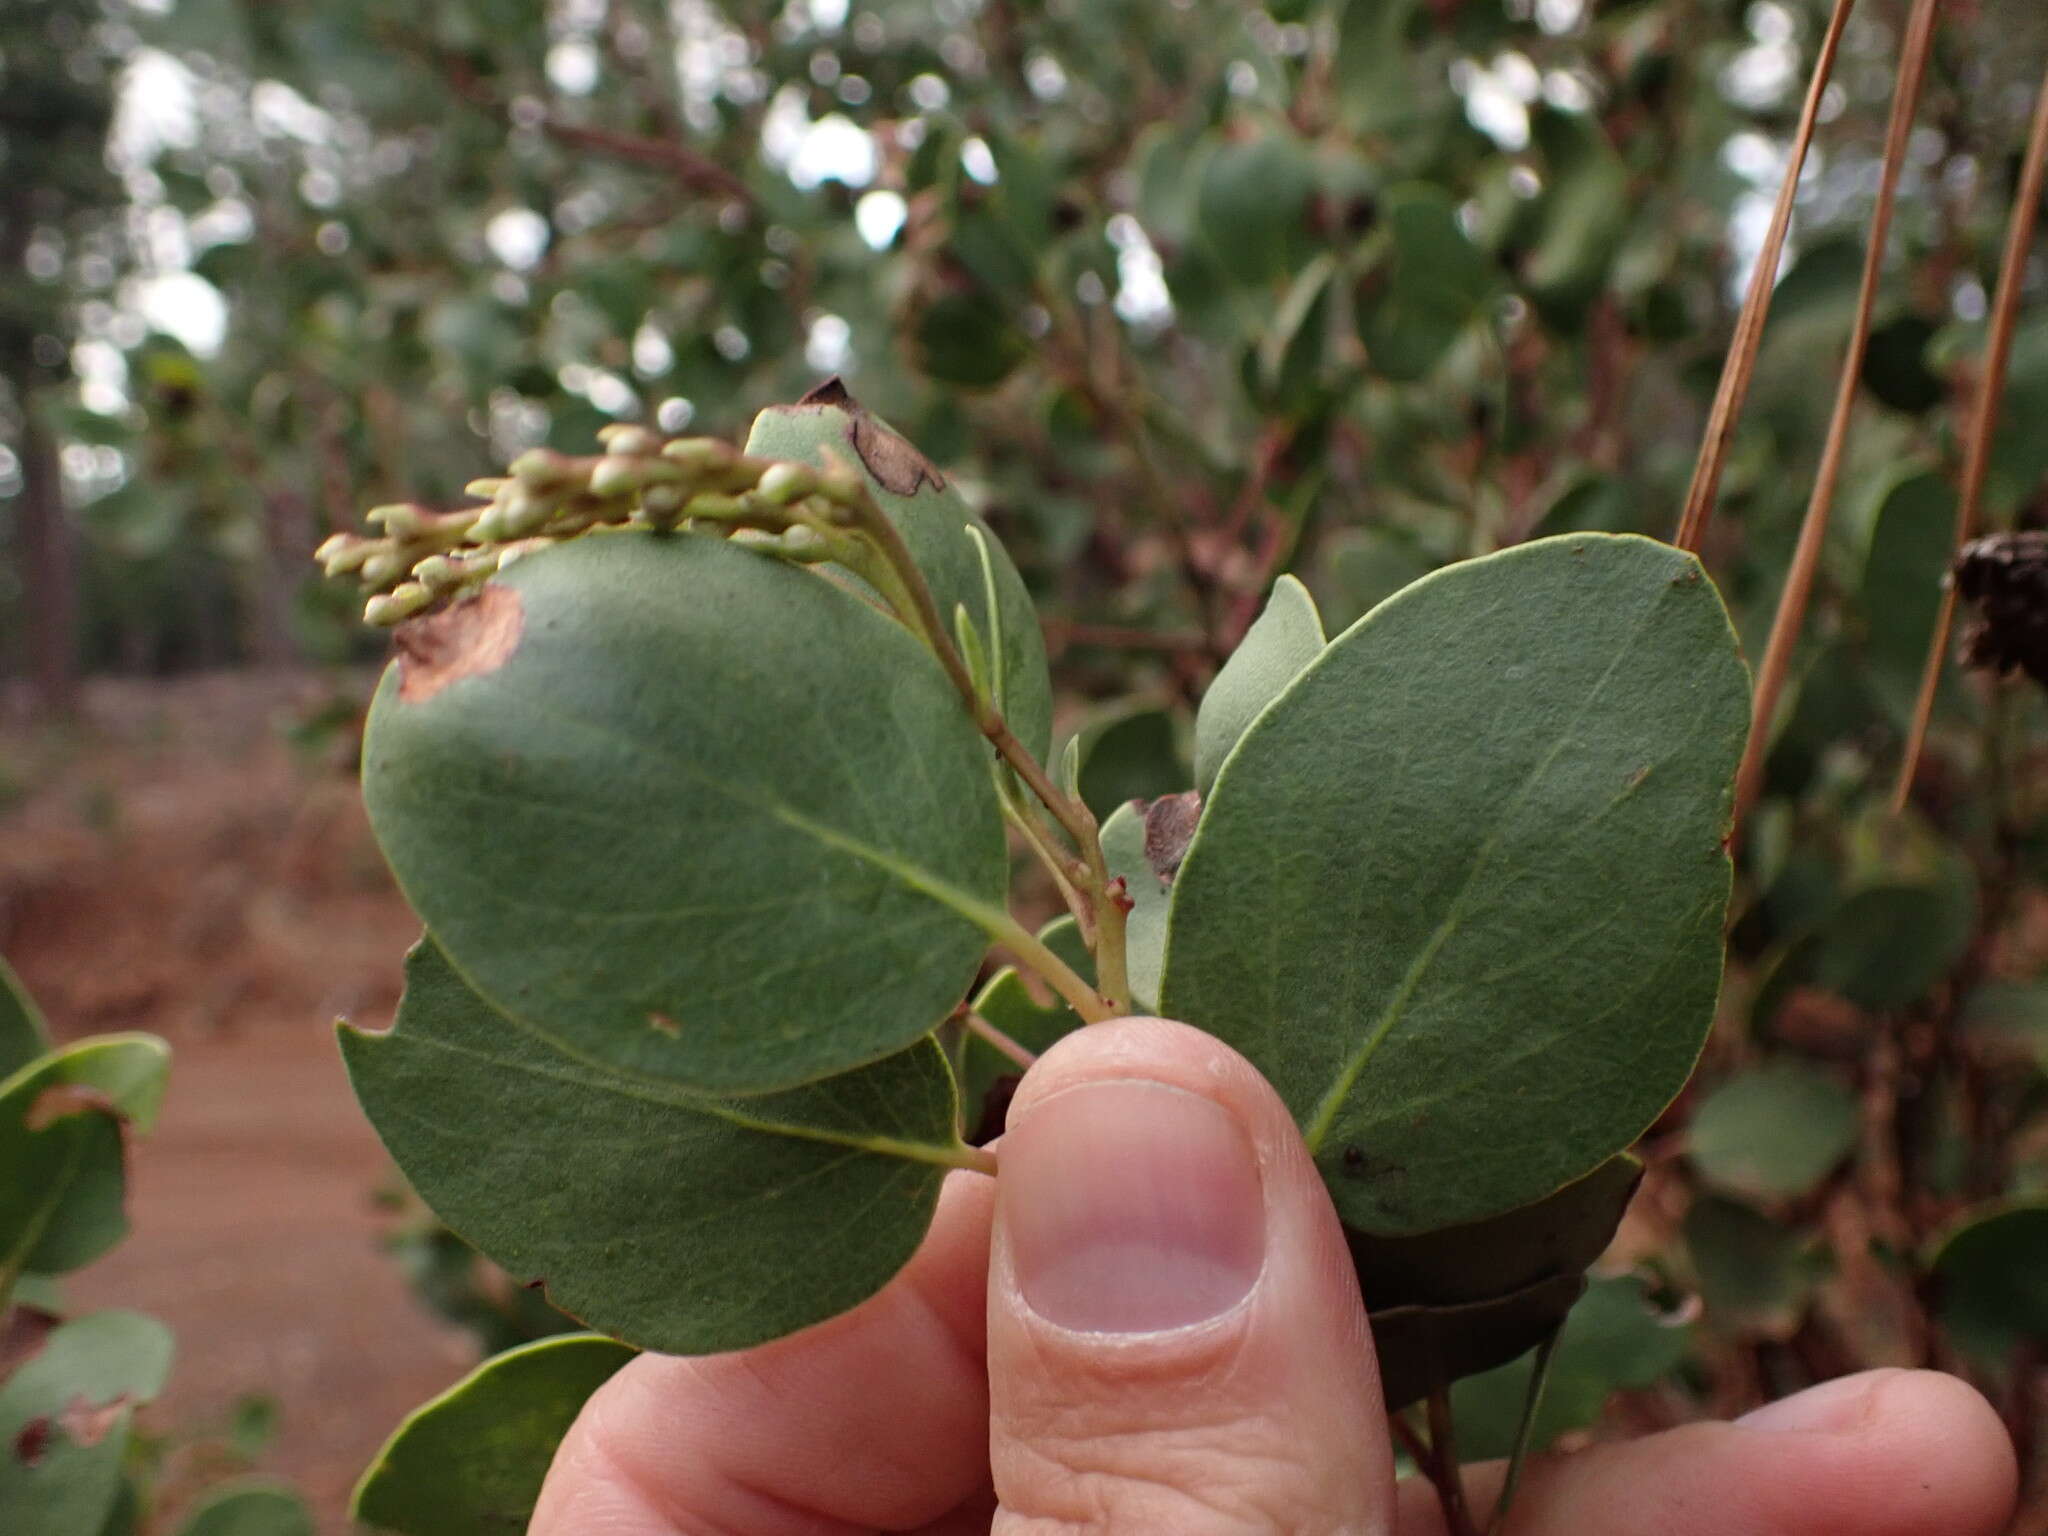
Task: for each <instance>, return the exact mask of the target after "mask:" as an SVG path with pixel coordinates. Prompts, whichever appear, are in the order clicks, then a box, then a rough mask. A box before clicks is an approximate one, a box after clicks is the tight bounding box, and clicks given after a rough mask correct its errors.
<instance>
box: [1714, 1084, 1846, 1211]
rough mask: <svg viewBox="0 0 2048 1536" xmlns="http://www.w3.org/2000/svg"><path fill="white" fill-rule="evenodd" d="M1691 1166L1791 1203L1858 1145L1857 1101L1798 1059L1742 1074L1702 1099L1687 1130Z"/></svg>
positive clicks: (1734, 1186)
mask: <svg viewBox="0 0 2048 1536" xmlns="http://www.w3.org/2000/svg"><path fill="white" fill-rule="evenodd" d="M1686 1142H1687V1146H1688V1149H1689V1150H1690V1151H1691V1153H1692V1160H1693V1163H1694V1164H1695V1165H1696V1166H1697V1167H1698V1168H1699V1170H1700V1172H1701V1173H1702V1174H1703V1175H1704V1176H1705V1177H1706V1178H1707V1179H1709V1180H1710V1181H1711V1182H1713V1183H1715V1184H1717V1185H1719V1186H1720V1187H1721V1188H1723V1189H1727V1190H1732V1191H1733V1192H1734V1193H1736V1194H1739V1195H1752V1196H1755V1197H1756V1198H1758V1199H1763V1200H1773V1199H1780V1200H1782V1199H1789V1198H1791V1197H1793V1196H1796V1195H1803V1194H1805V1193H1807V1191H1809V1190H1811V1189H1812V1188H1813V1187H1814V1186H1815V1185H1817V1184H1818V1183H1820V1181H1821V1180H1822V1179H1824V1178H1826V1177H1827V1176H1828V1174H1829V1173H1831V1172H1832V1171H1833V1170H1834V1167H1835V1165H1836V1164H1837V1163H1839V1162H1840V1161H1841V1160H1842V1159H1843V1158H1844V1157H1847V1156H1848V1155H1849V1149H1850V1148H1851V1147H1853V1146H1855V1145H1856V1096H1855V1095H1854V1094H1853V1093H1851V1092H1850V1090H1849V1089H1848V1087H1847V1086H1846V1085H1845V1084H1843V1083H1841V1082H1839V1081H1838V1080H1837V1079H1835V1078H1833V1077H1830V1076H1829V1075H1828V1074H1827V1073H1825V1072H1820V1071H1816V1070H1815V1069H1814V1068H1812V1067H1808V1066H1804V1065H1802V1064H1800V1063H1799V1062H1796V1061H1781V1062H1774V1063H1771V1064H1769V1065H1766V1066H1761V1067H1753V1068H1751V1069H1750V1070H1748V1071H1746V1072H1738V1073H1736V1074H1735V1076H1733V1077H1731V1078H1729V1079H1728V1080H1727V1081H1726V1082H1724V1083H1721V1084H1720V1085H1719V1086H1717V1087H1716V1088H1715V1089H1714V1091H1713V1092H1712V1093H1710V1094H1708V1095H1707V1096H1706V1097H1705V1098H1704V1099H1702V1100H1700V1103H1699V1107H1698V1108H1697V1109H1696V1110H1694V1111H1693V1117H1692V1125H1691V1127H1690V1128H1689V1129H1688V1131H1687V1133H1686Z"/></svg>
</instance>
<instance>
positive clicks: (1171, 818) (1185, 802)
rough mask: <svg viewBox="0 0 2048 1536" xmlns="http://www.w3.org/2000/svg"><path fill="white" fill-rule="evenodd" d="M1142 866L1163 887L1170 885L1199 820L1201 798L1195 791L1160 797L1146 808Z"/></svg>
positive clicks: (1185, 855) (1192, 839) (1144, 813)
mask: <svg viewBox="0 0 2048 1536" xmlns="http://www.w3.org/2000/svg"><path fill="white" fill-rule="evenodd" d="M1143 815H1144V818H1145V862H1146V863H1147V864H1149V865H1151V866H1152V873H1153V874H1155V875H1157V876H1158V877H1159V878H1160V881H1161V882H1162V883H1164V884H1167V885H1171V884H1172V883H1173V877H1174V876H1175V875H1177V874H1179V873H1180V864H1181V860H1182V859H1184V858H1186V857H1187V852H1188V844H1189V843H1191V842H1193V841H1194V837H1195V826H1196V824H1197V823H1198V822H1200V821H1201V819H1202V796H1201V794H1200V793H1199V792H1198V791H1196V790H1192V789H1190V790H1184V791H1182V792H1181V793H1180V794H1177V795H1161V796H1160V797H1159V798H1158V799H1157V800H1154V801H1152V802H1151V803H1150V804H1148V805H1146V806H1145V807H1144V810H1143Z"/></svg>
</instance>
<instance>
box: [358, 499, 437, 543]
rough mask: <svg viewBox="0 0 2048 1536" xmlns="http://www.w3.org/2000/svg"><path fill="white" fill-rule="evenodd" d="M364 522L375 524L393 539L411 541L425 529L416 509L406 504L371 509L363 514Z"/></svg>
mask: <svg viewBox="0 0 2048 1536" xmlns="http://www.w3.org/2000/svg"><path fill="white" fill-rule="evenodd" d="M363 517H364V520H365V521H367V522H372V523H376V524H377V525H379V526H380V527H381V528H383V530H384V531H385V532H386V533H388V534H390V535H391V537H393V538H394V539H411V538H417V537H418V536H419V533H420V530H421V529H423V528H424V527H426V520H425V518H424V517H423V516H422V515H421V511H420V509H419V508H418V507H415V506H413V505H411V504H410V503H407V502H403V501H400V502H393V503H392V504H390V505H389V506H383V507H372V508H370V510H369V511H367V512H365V513H364V514H363Z"/></svg>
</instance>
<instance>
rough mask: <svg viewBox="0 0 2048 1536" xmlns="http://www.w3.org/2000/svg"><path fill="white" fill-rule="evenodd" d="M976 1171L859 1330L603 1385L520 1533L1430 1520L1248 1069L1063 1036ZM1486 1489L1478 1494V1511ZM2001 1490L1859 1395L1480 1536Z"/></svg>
mask: <svg viewBox="0 0 2048 1536" xmlns="http://www.w3.org/2000/svg"><path fill="white" fill-rule="evenodd" d="M998 1162H999V1172H998V1173H997V1175H996V1177H995V1178H993V1179H989V1178H984V1177H982V1176H980V1175H975V1174H965V1173H962V1174H955V1175H952V1176H951V1177H950V1178H949V1179H948V1180H947V1183H946V1187H945V1190H944V1192H943V1194H942V1196H941V1199H940V1203H939V1211H938V1215H937V1218H936V1220H935V1221H934V1223H933V1226H932V1229H931V1232H930V1234H929V1235H928V1236H927V1238H926V1240H925V1242H924V1244H923V1246H922V1247H921V1248H920V1249H919V1250H918V1253H917V1255H916V1256H915V1257H914V1258H913V1259H912V1260H911V1262H910V1264H909V1265H908V1266H907V1267H906V1268H905V1269H904V1270H903V1272H902V1273H901V1274H900V1275H898V1276H897V1278H896V1279H895V1280H894V1281H892V1282H891V1283H890V1285H889V1286H888V1287H887V1288H886V1289H885V1290H883V1291H882V1292H881V1293H880V1294H879V1295H877V1296H875V1297H873V1298H871V1299H870V1300H869V1301H868V1302H866V1303H865V1304H864V1305H862V1306H861V1307H859V1308H857V1309H856V1310H854V1311H853V1312H850V1313H847V1314H846V1315H845V1316H842V1317H839V1318H835V1319H833V1320H832V1321H830V1322H826V1323H821V1324H819V1325H818V1326H817V1327H815V1328H810V1329H807V1330H805V1331H804V1332H802V1333H800V1334H796V1335H793V1336H792V1337H790V1338H786V1339H781V1340H778V1341H776V1342H774V1343H772V1344H767V1345H764V1346H762V1347H760V1348H758V1349H752V1350H747V1351H744V1352H742V1353H738V1354H728V1355H713V1356H707V1357H704V1358H699V1359H676V1358H672V1357H667V1356H659V1355H643V1356H641V1357H640V1358H638V1359H636V1360H634V1361H633V1362H632V1363H630V1364H629V1365H627V1366H626V1367H625V1368H624V1369H623V1370H621V1371H620V1372H619V1373H618V1374H617V1375H616V1376H614V1377H613V1378H612V1379H611V1381H610V1382H608V1383H607V1384H606V1385H605V1386H604V1387H603V1388H601V1389H600V1390H599V1391H598V1392H597V1394H596V1395H595V1396H593V1397H592V1398H591V1400H590V1402H589V1403H588V1404H587V1405H586V1406H585V1408H584V1410H583V1413H582V1415H581V1416H580V1417H579V1418H578V1419H577V1421H576V1424H575V1426H574V1427H573V1428H572V1429H571V1430H570V1432H569V1435H568V1437H567V1438H566V1439H565V1440H564V1441H563V1444H562V1447H561V1450H560V1451H559V1453H558V1454H557V1455H556V1458H555V1463H554V1466H553V1468H552V1469H551V1470H550V1472H549V1474H548V1479H547V1483H546V1486H545V1487H544V1488H543V1490H542V1493H541V1498H540V1504H539V1507H538V1509H537V1511H536V1513H535V1515H534V1519H533V1523H532V1525H531V1527H530V1533H531V1536H851V1533H856V1532H876V1531H889V1532H921V1533H929V1536H961V1533H969V1532H971V1533H974V1536H984V1533H987V1536H1078V1533H1096V1532H1104V1533H1106V1532H1118V1533H1152V1532H1159V1533H1173V1536H1264V1533H1275V1536H1277V1533H1282V1532H1285V1533H1289V1536H1442V1533H1443V1524H1442V1518H1441V1515H1440V1514H1439V1512H1438V1509H1437V1506H1436V1498H1435V1493H1434V1490H1432V1489H1430V1488H1429V1487H1427V1486H1426V1485H1420V1484H1418V1483H1417V1482H1416V1481H1415V1480H1412V1479H1411V1480H1409V1481H1408V1482H1406V1483H1404V1484H1402V1485H1401V1486H1399V1487H1397V1486H1396V1484H1395V1479H1394V1470H1393V1457H1392V1453H1391V1450H1390V1445H1389V1432H1388V1428H1387V1421H1386V1415H1385V1413H1384V1411H1383V1410H1382V1408H1381V1403H1380V1393H1379V1381H1378V1371H1377V1367H1376V1366H1375V1363H1374V1360H1373V1354H1372V1344H1371V1338H1370V1334H1369V1331H1368V1329H1367V1326H1366V1319H1365V1314H1364V1309H1363V1306H1362V1304H1361V1302H1360V1298H1359V1295H1358V1285H1357V1281H1356V1279H1355V1277H1354V1274H1353V1271H1352V1268H1351V1263H1350V1260H1349V1257H1348V1256H1347V1254H1346V1251H1345V1247H1344V1242H1343V1238H1342V1234H1341V1232H1340V1230H1339V1228H1338V1224H1337V1218H1336V1215H1335V1213H1334V1211H1332V1209H1331V1207H1330V1203H1329V1198H1328V1196H1327V1194H1326V1193H1325V1191H1324V1188H1323V1184H1322V1180H1321V1178H1320V1177H1319V1176H1318V1175H1317V1173H1316V1170H1315V1168H1314V1166H1313V1164H1312V1163H1311V1161H1310V1159H1309V1157H1308V1153H1307V1151H1306V1149H1305V1148H1304V1147H1303V1145H1302V1143H1301V1138H1300V1135H1299V1133H1298V1132H1297V1131H1296V1129H1295V1126H1294V1123H1293V1121H1292V1119H1291V1118H1290V1117H1289V1115H1288V1114H1287V1111H1286V1109H1285V1107H1284V1106H1283V1105H1282V1104H1281V1103H1280V1101H1279V1099H1278V1098H1277V1097H1276V1096H1275V1095H1274V1093H1273V1091H1272V1089H1271V1088H1270V1087H1269V1086H1267V1084H1266V1083H1265V1082H1264V1080H1263V1079H1262V1078H1260V1077H1259V1075H1258V1073H1257V1072H1255V1071H1254V1070H1253V1069H1252V1068H1251V1066H1250V1065H1249V1064H1248V1063H1247V1062H1245V1061H1244V1060H1243V1058H1242V1057H1240V1056H1238V1055H1237V1054H1236V1053H1235V1052H1234V1051H1232V1050H1230V1049H1229V1048H1228V1047H1227V1046H1224V1045H1222V1044H1221V1043H1219V1042H1218V1041H1216V1040H1213V1039H1211V1038H1210V1037H1209V1036H1207V1035H1204V1034H1202V1033H1201V1032H1200V1031H1198V1030H1195V1029H1191V1028H1189V1027H1188V1026H1186V1025H1183V1024H1175V1023H1170V1022H1168V1021H1165V1020H1160V1019H1121V1020H1116V1021H1113V1022H1111V1023H1107V1024H1099V1025H1094V1026H1091V1027H1090V1028H1088V1029H1085V1030H1082V1031H1079V1032H1077V1033H1076V1034H1073V1035H1071V1036H1069V1037H1068V1038H1067V1039H1065V1040H1063V1041H1061V1042H1060V1044H1058V1045H1057V1046H1055V1047H1054V1048H1053V1049H1052V1050H1051V1051H1049V1052H1047V1053H1046V1055H1045V1056H1044V1057H1043V1058H1042V1059H1041V1060H1040V1061H1039V1062H1038V1064H1037V1065H1036V1066H1034V1067H1033V1068H1032V1069H1031V1071H1030V1072H1029V1073H1028V1074H1026V1076H1025V1078H1024V1081H1023V1084H1022V1085H1021V1086H1020V1088H1019V1090H1018V1093H1017V1097H1016V1099H1015V1101H1014V1102H1013V1103H1012V1106H1011V1109H1010V1119H1009V1131H1008V1133H1007V1134H1006V1135H1005V1136H1004V1138H1003V1140H1002V1143H1001V1146H1000V1149H999V1156H998ZM1499 1475H1500V1473H1499V1468H1498V1467H1495V1466H1489V1467H1479V1468H1474V1469H1471V1471H1470V1474H1469V1487H1470V1489H1471V1493H1472V1497H1473V1499H1474V1501H1475V1507H1477V1508H1480V1509H1485V1508H1488V1507H1490V1500H1491V1496H1492V1492H1493V1490H1494V1489H1495V1488H1496V1487H1497V1486H1498V1481H1499ZM2015 1482H2016V1471H2015V1465H2014V1458H2013V1453H2012V1448H2011V1444H2010V1442H2009V1441H2008V1439H2007V1437H2006V1434H2005V1431H2004V1429H2003V1427H2002V1426H2001V1425H2000V1423H1999V1420H1998V1418H1997V1416H1996V1415H1995V1414H1994V1413H1993V1412H1992V1410H1991V1408H1990V1406H1989V1405H1988V1404H1987V1403H1985V1401H1984V1400H1983V1399H1982V1398H1981V1397H1980V1396H1978V1394H1977V1393H1976V1392H1975V1391H1973V1390H1972V1389H1971V1388H1970V1387H1968V1386H1967V1385H1965V1384H1964V1383H1962V1382H1960V1381H1958V1380H1956V1379H1954V1378H1953V1377H1948V1376H1943V1375H1939V1374H1937V1373H1934V1372H1929V1371H1900V1370H1887V1371H1868V1372H1865V1373H1863V1374H1861V1375H1857V1376H1851V1377H1846V1378H1843V1379H1842V1380H1839V1381H1834V1382H1828V1383H1825V1384H1823V1385H1821V1386H1819V1387H1815V1388H1813V1389H1811V1390H1810V1391H1807V1392H1804V1393H1801V1394H1799V1395H1798V1396H1796V1397H1791V1398H1787V1399H1785V1400H1783V1401H1781V1402H1778V1403H1773V1404H1771V1405H1769V1406H1768V1407H1765V1408H1763V1409H1760V1410H1758V1411H1757V1412H1755V1413H1753V1414H1751V1415H1749V1416H1748V1417H1747V1418H1745V1419H1742V1420H1740V1421H1738V1422H1736V1423H1734V1424H1693V1425H1688V1426H1686V1427H1684V1428H1680V1429H1674V1430H1671V1431H1668V1432H1666V1433H1663V1434H1659V1435H1652V1436H1648V1437H1646V1438H1643V1439H1639V1440H1634V1441H1629V1442H1625V1443H1617V1444H1611V1445H1602V1446H1597V1447H1594V1448H1592V1449H1589V1450H1585V1451H1581V1452H1578V1453H1576V1454H1572V1455H1568V1456H1558V1457H1546V1458H1541V1459H1539V1460H1537V1461H1535V1462H1534V1463H1532V1465H1531V1467H1530V1469H1529V1470H1528V1473H1527V1475H1526V1476H1525V1478H1524V1480H1523V1483H1522V1488H1521V1491H1520V1493H1519V1494H1518V1496H1517V1499H1516V1502H1515V1511H1514V1516H1513V1518H1512V1520H1511V1521H1510V1523H1509V1530H1508V1533H1507V1536H1995V1533H1997V1532H1998V1531H2000V1530H2001V1529H2002V1528H2003V1527H2004V1525H2005V1523H2006V1521H2007V1519H2008V1518H2009V1517H2010V1513H2011V1509H2012V1504H2013V1499H2014V1494H2015Z"/></svg>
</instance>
